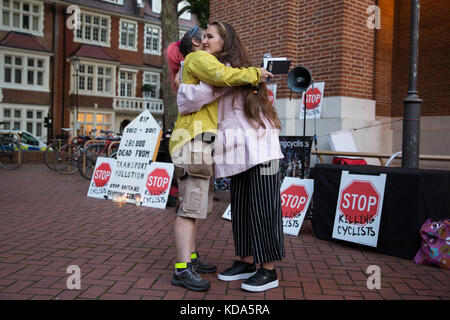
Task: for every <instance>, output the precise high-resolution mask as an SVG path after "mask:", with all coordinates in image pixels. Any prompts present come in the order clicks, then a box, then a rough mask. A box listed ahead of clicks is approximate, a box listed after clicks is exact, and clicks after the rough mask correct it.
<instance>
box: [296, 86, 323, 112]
mask: <svg viewBox="0 0 450 320" xmlns="http://www.w3.org/2000/svg"><path fill="white" fill-rule="evenodd" d="M313 85H314V89H313ZM313 85H311V86H310V87H309V88H308V89H307V90H306V91H304V92H303V95H302V101H301V104H300V119H303V118H304V116H303V115H304V113H305V105H304V101H305V99H306V119H315V118H317V119H319V118H320V114H321V111H322V104H323V95H324V91H325V82H318V83H314V84H313ZM305 95H306V98H305Z"/></svg>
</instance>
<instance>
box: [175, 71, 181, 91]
mask: <svg viewBox="0 0 450 320" xmlns="http://www.w3.org/2000/svg"><path fill="white" fill-rule="evenodd" d="M180 71H181V69H180V70H178V72H177V74H176V75H175V79H174V82H175V85H176V86H177V88H179V87H180V85H181V82H180Z"/></svg>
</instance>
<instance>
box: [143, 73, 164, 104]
mask: <svg viewBox="0 0 450 320" xmlns="http://www.w3.org/2000/svg"><path fill="white" fill-rule="evenodd" d="M160 79H161V75H160V74H159V73H157V72H144V79H143V84H144V85H145V84H148V85H149V87H150V90H148V91H142V95H143V96H144V98H151V99H159V89H160V86H161V81H160Z"/></svg>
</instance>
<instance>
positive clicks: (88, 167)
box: [78, 143, 108, 180]
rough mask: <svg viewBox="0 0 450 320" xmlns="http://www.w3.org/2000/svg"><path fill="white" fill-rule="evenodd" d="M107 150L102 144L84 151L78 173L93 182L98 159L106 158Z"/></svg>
mask: <svg viewBox="0 0 450 320" xmlns="http://www.w3.org/2000/svg"><path fill="white" fill-rule="evenodd" d="M107 150H108V149H107V146H106V145H105V144H102V143H94V144H91V145H89V146H88V147H87V148H86V149H84V150H83V152H82V153H81V156H80V160H79V161H78V171H79V172H80V174H81V175H82V176H83V177H85V178H86V179H88V180H91V178H92V174H93V173H94V169H95V163H96V162H97V158H98V157H106V156H107V154H106V153H107Z"/></svg>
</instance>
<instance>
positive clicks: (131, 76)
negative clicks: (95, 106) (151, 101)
mask: <svg viewBox="0 0 450 320" xmlns="http://www.w3.org/2000/svg"><path fill="white" fill-rule="evenodd" d="M136 73H137V71H136V72H134V71H126V70H119V96H120V97H135V96H136V91H135V88H136V86H135V82H136Z"/></svg>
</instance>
